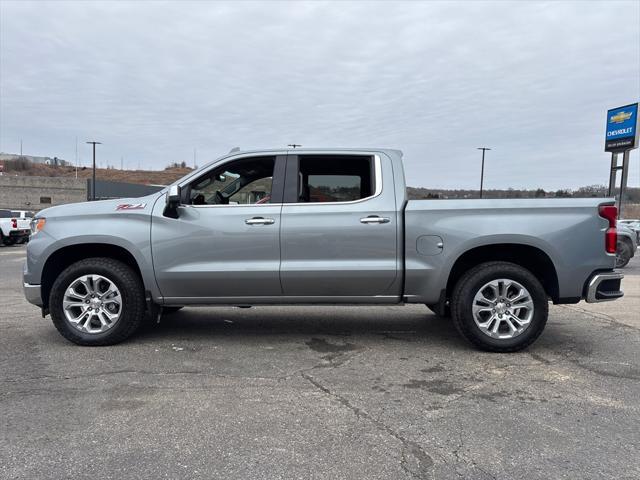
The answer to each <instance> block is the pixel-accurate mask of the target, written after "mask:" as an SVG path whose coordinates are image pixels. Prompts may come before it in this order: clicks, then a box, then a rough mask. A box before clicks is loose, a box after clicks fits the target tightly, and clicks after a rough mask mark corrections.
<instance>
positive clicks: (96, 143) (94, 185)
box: [87, 142, 102, 200]
mask: <svg viewBox="0 0 640 480" xmlns="http://www.w3.org/2000/svg"><path fill="white" fill-rule="evenodd" d="M87 143H88V144H90V145H93V182H92V184H91V200H95V199H96V145H102V143H101V142H87Z"/></svg>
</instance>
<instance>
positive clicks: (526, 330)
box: [451, 262, 549, 352]
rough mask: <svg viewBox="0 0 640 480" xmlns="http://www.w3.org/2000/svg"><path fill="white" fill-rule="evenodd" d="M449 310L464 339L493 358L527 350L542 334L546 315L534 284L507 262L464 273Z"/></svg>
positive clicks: (543, 296)
mask: <svg viewBox="0 0 640 480" xmlns="http://www.w3.org/2000/svg"><path fill="white" fill-rule="evenodd" d="M451 307H452V317H453V320H454V324H455V326H456V328H457V329H458V331H459V332H460V333H461V334H462V336H463V337H465V338H466V339H467V340H468V341H470V342H471V343H472V344H474V345H475V346H477V347H479V348H481V349H482V350H488V351H492V352H516V351H518V350H522V349H523V348H526V347H528V346H529V345H531V344H532V343H533V342H534V341H535V340H536V339H537V338H538V337H539V336H540V334H542V331H543V330H544V327H545V325H546V323H547V317H548V315H549V304H548V299H547V294H546V292H545V290H544V288H543V287H542V285H541V284H540V282H539V281H538V279H537V278H536V277H535V276H534V275H533V274H532V273H531V272H530V271H529V270H527V269H525V268H523V267H521V266H519V265H516V264H514V263H508V262H488V263H483V264H481V265H478V266H477V267H475V268H473V269H471V270H470V271H468V272H467V273H466V274H465V275H464V276H463V277H462V278H461V279H460V280H459V281H458V283H457V284H456V286H455V288H454V291H453V295H452V300H451Z"/></svg>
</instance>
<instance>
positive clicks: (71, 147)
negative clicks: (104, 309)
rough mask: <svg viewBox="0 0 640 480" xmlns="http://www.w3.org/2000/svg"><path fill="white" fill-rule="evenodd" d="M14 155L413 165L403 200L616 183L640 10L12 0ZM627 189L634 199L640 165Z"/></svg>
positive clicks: (636, 92)
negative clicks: (366, 153)
mask: <svg viewBox="0 0 640 480" xmlns="http://www.w3.org/2000/svg"><path fill="white" fill-rule="evenodd" d="M0 17H1V18H0V41H1V43H0V151H4V152H10V153H16V152H18V151H19V149H20V139H23V142H24V147H23V148H24V153H25V154H30V155H47V156H54V155H55V156H58V157H61V158H65V159H68V160H71V161H73V160H74V158H75V139H76V136H77V137H78V139H79V142H80V152H79V154H80V159H81V162H82V163H83V164H84V165H88V164H89V160H90V150H89V147H88V146H87V145H85V144H84V141H86V140H94V139H95V140H98V141H101V142H103V143H104V145H102V146H99V147H98V158H99V160H101V163H102V165H103V166H104V165H106V164H107V163H108V164H112V165H115V166H117V167H119V165H120V158H121V156H122V157H124V163H125V167H128V168H137V167H138V165H139V164H140V165H141V166H142V167H143V168H154V169H159V168H163V167H164V166H166V165H167V164H168V163H169V162H173V161H182V160H185V161H187V162H188V163H192V162H193V149H194V148H196V149H197V161H198V164H203V163H205V162H207V161H209V160H212V159H214V158H216V157H218V156H220V155H222V154H224V153H226V152H227V151H229V149H231V148H232V147H235V146H239V147H241V148H242V149H249V148H279V147H284V146H286V144H288V143H292V142H295V143H300V144H302V145H304V146H305V147H307V146H308V147H332V146H341V147H358V146H381V147H390V148H399V149H402V150H403V151H404V154H405V157H404V158H405V163H406V169H407V180H408V184H409V185H413V186H427V187H449V188H472V187H477V185H478V183H479V174H480V155H481V154H480V152H479V151H478V150H476V147H479V146H488V147H491V148H492V149H493V150H492V151H490V152H488V156H487V164H486V170H485V188H506V187H510V186H511V187H538V186H542V187H544V188H553V189H556V188H560V187H578V186H581V185H585V184H594V183H607V181H608V166H609V165H608V163H609V154H607V153H605V152H604V128H605V117H606V110H607V109H608V108H612V107H616V106H620V105H626V104H628V103H632V102H636V101H638V98H639V97H640V2H639V1H637V0H636V1H618V2H616V1H604V2H597V1H583V2H523V1H518V2H506V1H499V2H480V1H475V2H471V1H467V2H461V3H455V2H423V3H419V2H407V3H399V2H393V3H385V2H373V3H365V2H353V3H346V2H329V3H324V2H309V3H303V2H295V3H294V2H290V3H288V2H283V3H276V2H260V3H251V2H235V3H212V2H203V1H201V2H193V3H191V2H177V1H175V2H146V1H144V2H143V1H139V2H128V1H122V2H116V1H110V2H103V3H101V2H91V3H90V2H68V3H67V2H45V1H38V2H32V3H30V2H25V1H20V2H14V1H7V0H0ZM631 163H632V170H631V172H630V177H629V183H630V185H639V184H640V166H639V163H640V162H639V154H638V150H636V151H634V152H632V154H631Z"/></svg>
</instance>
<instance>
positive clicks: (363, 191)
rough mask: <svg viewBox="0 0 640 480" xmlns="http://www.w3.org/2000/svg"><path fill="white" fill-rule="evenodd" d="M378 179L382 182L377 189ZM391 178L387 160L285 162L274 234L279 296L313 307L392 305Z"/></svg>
mask: <svg viewBox="0 0 640 480" xmlns="http://www.w3.org/2000/svg"><path fill="white" fill-rule="evenodd" d="M383 175H384V176H385V178H388V179H389V180H388V182H387V183H385V188H384V189H383V188H382V180H383V177H382V176H383ZM392 179H393V172H392V166H391V162H390V160H389V159H388V158H386V157H382V158H381V157H380V156H378V155H326V154H324V155H323V154H319V155H311V154H301V155H289V158H288V163H287V179H286V181H287V184H286V186H285V203H284V205H283V208H282V230H281V244H282V263H281V268H280V278H281V281H282V288H283V293H284V295H286V296H288V297H289V296H294V297H310V298H309V299H308V300H309V301H314V300H316V301H319V302H324V301H335V302H340V301H344V302H348V301H349V300H353V301H366V300H367V299H371V300H372V301H375V299H374V297H379V298H378V300H380V301H384V298H385V297H386V300H387V301H397V300H398V298H399V295H400V292H401V276H400V275H399V271H400V268H401V263H400V262H401V260H400V258H399V255H398V243H397V242H398V218H397V208H396V199H395V193H394V186H393V180H392ZM292 195H294V196H293V198H292ZM311 297H316V298H311ZM321 297H325V298H321ZM326 297H328V298H326Z"/></svg>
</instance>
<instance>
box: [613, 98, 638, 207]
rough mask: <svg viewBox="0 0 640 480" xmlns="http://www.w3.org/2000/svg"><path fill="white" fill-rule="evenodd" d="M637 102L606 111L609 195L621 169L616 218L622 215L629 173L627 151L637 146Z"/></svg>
mask: <svg viewBox="0 0 640 480" xmlns="http://www.w3.org/2000/svg"><path fill="white" fill-rule="evenodd" d="M638 126H639V125H638V104H637V103H632V104H631V105H625V106H624V107H617V108H613V109H611V110H609V111H608V112H607V133H606V137H605V144H604V151H605V152H611V171H610V174H609V195H612V194H614V192H615V186H616V177H617V174H618V170H622V180H621V182H620V196H619V198H618V218H621V216H622V200H623V198H624V192H625V190H626V189H627V177H628V174H629V152H630V151H631V150H633V149H634V148H638V143H639V140H640V138H639V134H640V130H639V129H638ZM619 153H622V165H618V154H619Z"/></svg>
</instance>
